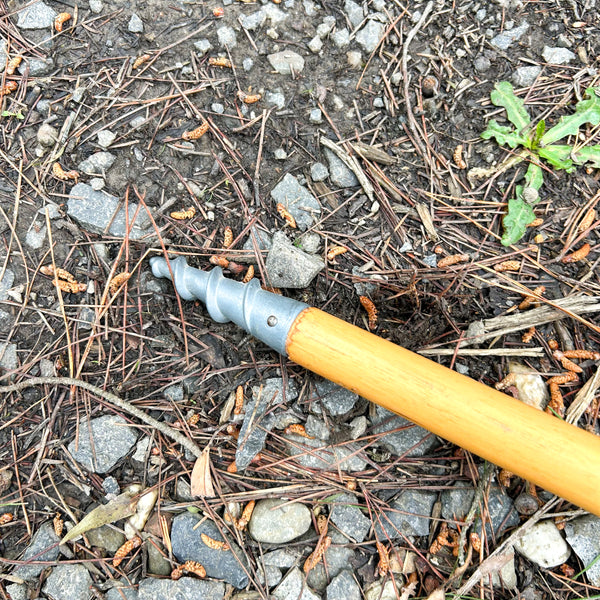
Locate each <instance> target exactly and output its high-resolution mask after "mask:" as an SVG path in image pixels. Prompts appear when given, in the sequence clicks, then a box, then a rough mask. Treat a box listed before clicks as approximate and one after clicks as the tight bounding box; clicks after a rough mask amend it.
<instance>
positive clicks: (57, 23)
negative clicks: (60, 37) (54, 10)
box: [54, 12, 72, 33]
mask: <svg viewBox="0 0 600 600" xmlns="http://www.w3.org/2000/svg"><path fill="white" fill-rule="evenodd" d="M71 18H72V17H71V13H68V12H61V13H59V14H58V15H56V18H55V19H54V29H56V31H58V33H60V32H61V31H62V30H63V25H64V24H65V23H66V22H67V21H68V20H69V19H71Z"/></svg>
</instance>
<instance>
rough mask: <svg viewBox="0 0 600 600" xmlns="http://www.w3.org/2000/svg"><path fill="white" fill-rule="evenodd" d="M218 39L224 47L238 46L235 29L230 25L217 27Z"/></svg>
mask: <svg viewBox="0 0 600 600" xmlns="http://www.w3.org/2000/svg"><path fill="white" fill-rule="evenodd" d="M217 39H218V40H219V46H221V47H223V48H235V47H236V46H237V38H236V35H235V30H234V29H233V28H232V27H229V26H228V25H223V26H222V27H219V29H217Z"/></svg>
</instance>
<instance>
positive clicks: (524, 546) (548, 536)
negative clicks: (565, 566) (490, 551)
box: [515, 521, 571, 569]
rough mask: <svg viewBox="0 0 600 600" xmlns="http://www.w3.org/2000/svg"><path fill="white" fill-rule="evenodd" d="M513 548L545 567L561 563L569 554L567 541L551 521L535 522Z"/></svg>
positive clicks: (549, 567) (548, 567)
mask: <svg viewBox="0 0 600 600" xmlns="http://www.w3.org/2000/svg"><path fill="white" fill-rule="evenodd" d="M515 550H517V552H519V554H522V555H523V556H524V557H525V558H528V559H529V560H530V561H531V562H533V563H535V564H536V565H539V566H540V567H544V568H545V569H551V568H552V567H557V566H558V565H561V564H562V563H564V562H565V561H566V560H567V559H568V558H569V555H570V554H571V551H570V550H569V547H568V546H567V542H565V540H564V539H563V537H562V535H561V534H560V531H559V530H558V528H557V527H556V525H555V524H554V523H553V522H552V521H542V522H541V523H536V524H535V525H534V526H533V527H532V528H531V529H530V530H529V531H527V532H526V533H525V534H524V535H523V536H522V537H521V538H520V539H518V540H517V542H516V543H515Z"/></svg>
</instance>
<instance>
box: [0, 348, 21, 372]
mask: <svg viewBox="0 0 600 600" xmlns="http://www.w3.org/2000/svg"><path fill="white" fill-rule="evenodd" d="M18 366H19V360H18V358H17V345H16V344H9V343H8V342H0V369H6V370H7V371H14V370H15V369H16V368H17V367H18Z"/></svg>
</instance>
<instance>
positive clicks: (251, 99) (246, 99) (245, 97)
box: [237, 90, 262, 104]
mask: <svg viewBox="0 0 600 600" xmlns="http://www.w3.org/2000/svg"><path fill="white" fill-rule="evenodd" d="M237 97H238V98H239V99H240V100H241V101H242V102H243V103H244V104H254V103H255V102H258V101H259V100H260V99H261V98H262V95H261V94H246V92H243V91H242V90H238V93H237Z"/></svg>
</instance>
